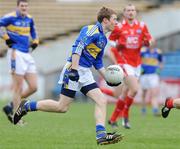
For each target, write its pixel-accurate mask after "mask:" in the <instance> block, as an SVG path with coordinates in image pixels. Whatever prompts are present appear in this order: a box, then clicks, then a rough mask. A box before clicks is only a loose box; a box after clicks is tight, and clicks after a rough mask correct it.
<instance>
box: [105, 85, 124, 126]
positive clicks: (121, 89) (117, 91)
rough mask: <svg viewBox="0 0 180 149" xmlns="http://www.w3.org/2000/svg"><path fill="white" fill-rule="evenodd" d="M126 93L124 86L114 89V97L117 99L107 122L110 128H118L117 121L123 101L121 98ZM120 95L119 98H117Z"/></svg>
mask: <svg viewBox="0 0 180 149" xmlns="http://www.w3.org/2000/svg"><path fill="white" fill-rule="evenodd" d="M126 92H127V88H126V86H124V85H119V86H117V87H115V90H114V95H115V96H116V97H117V102H116V107H115V109H114V111H113V113H112V115H111V117H110V119H109V120H108V124H109V125H111V127H112V128H117V127H118V124H117V121H118V119H119V118H120V114H121V113H122V111H123V109H124V99H123V98H122V97H123V96H125V94H126ZM120 94H121V97H120V98H119V96H120Z"/></svg>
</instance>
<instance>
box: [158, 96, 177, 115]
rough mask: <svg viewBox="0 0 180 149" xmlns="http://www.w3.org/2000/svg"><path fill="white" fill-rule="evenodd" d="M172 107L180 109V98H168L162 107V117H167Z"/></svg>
mask: <svg viewBox="0 0 180 149" xmlns="http://www.w3.org/2000/svg"><path fill="white" fill-rule="evenodd" d="M172 108H176V109H180V98H174V99H173V98H172V97H168V98H166V101H165V104H164V106H163V108H162V109H161V114H162V117H163V118H167V117H168V115H169V112H170V111H171V109H172Z"/></svg>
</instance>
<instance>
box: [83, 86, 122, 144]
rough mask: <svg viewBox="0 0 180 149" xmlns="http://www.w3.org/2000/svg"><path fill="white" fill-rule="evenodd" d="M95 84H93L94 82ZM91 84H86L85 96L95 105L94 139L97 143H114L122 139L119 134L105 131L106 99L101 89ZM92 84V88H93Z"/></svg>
mask: <svg viewBox="0 0 180 149" xmlns="http://www.w3.org/2000/svg"><path fill="white" fill-rule="evenodd" d="M94 85H95V84H94ZM94 85H93V84H91V85H89V86H86V87H87V88H86V89H87V90H88V88H89V89H90V90H89V91H87V94H86V95H87V96H88V97H90V98H91V99H93V100H94V101H95V103H96V105H95V120H96V140H97V144H99V145H106V144H114V143H117V142H119V141H120V140H122V135H121V134H116V133H107V132H106V129H105V120H106V105H107V101H106V99H105V97H104V95H103V93H102V92H101V90H100V89H99V88H97V87H95V86H94ZM93 86H94V88H93Z"/></svg>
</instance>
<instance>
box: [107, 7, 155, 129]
mask: <svg viewBox="0 0 180 149" xmlns="http://www.w3.org/2000/svg"><path fill="white" fill-rule="evenodd" d="M136 14H137V11H136V7H135V6H134V5H132V4H128V5H127V6H126V7H125V8H124V10H123V17H124V19H123V20H122V21H121V23H119V24H118V25H117V26H116V28H115V29H114V31H112V33H111V34H110V36H109V39H110V43H111V46H112V47H115V48H111V52H112V53H113V54H111V55H114V58H113V59H115V61H116V62H115V63H118V64H120V65H121V66H122V67H123V69H124V71H125V73H126V77H125V79H124V83H123V84H124V85H120V86H118V87H116V89H115V92H114V95H116V96H117V97H118V101H117V103H116V107H115V109H114V111H113V113H112V116H111V118H110V120H109V124H111V125H112V126H113V125H114V124H116V122H117V118H118V117H119V115H121V116H122V117H123V121H122V124H123V126H124V127H125V128H128V129H129V128H130V125H129V108H130V106H131V105H132V103H133V100H134V97H135V96H136V94H137V91H138V89H139V82H138V78H139V76H140V65H141V55H140V49H141V47H142V46H143V45H146V46H151V45H152V44H153V43H154V42H153V41H154V40H153V39H152V36H151V35H150V33H149V31H148V28H147V26H146V24H145V23H144V22H141V21H138V20H137V19H136ZM121 88H122V90H121Z"/></svg>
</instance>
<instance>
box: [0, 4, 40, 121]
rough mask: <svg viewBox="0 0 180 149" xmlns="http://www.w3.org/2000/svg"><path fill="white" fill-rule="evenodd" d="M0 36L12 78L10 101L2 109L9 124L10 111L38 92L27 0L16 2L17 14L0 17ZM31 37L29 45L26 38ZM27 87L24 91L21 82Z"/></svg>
mask: <svg viewBox="0 0 180 149" xmlns="http://www.w3.org/2000/svg"><path fill="white" fill-rule="evenodd" d="M0 27H4V28H5V29H6V32H3V31H2V29H1V30H0V36H1V37H2V38H3V39H4V40H5V42H6V44H7V46H8V47H9V50H8V54H7V57H8V64H9V69H10V71H11V76H12V85H13V101H12V103H10V104H9V105H6V106H5V107H4V108H3V111H4V112H5V114H6V115H7V117H8V119H9V120H10V121H11V122H12V115H13V108H14V109H17V108H18V106H19V104H20V102H21V99H23V98H26V97H28V96H29V95H31V94H33V93H34V92H36V90H37V74H36V66H35V61H34V59H33V57H32V56H31V54H30V50H29V48H32V50H34V49H35V48H36V47H37V46H38V43H39V40H38V37H37V33H36V29H35V25H34V20H33V18H32V16H30V15H29V14H28V0H17V9H16V11H14V12H12V13H9V14H6V15H5V16H3V17H1V18H0ZM30 36H31V37H32V40H33V41H32V44H30V39H29V37H30ZM24 80H25V81H26V83H27V85H28V88H27V89H26V90H25V91H23V90H22V89H23V81H24Z"/></svg>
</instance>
